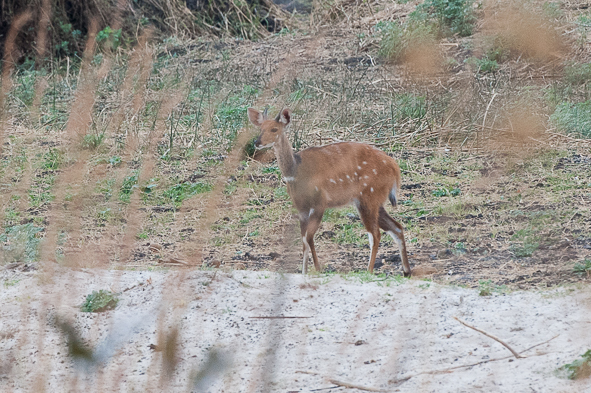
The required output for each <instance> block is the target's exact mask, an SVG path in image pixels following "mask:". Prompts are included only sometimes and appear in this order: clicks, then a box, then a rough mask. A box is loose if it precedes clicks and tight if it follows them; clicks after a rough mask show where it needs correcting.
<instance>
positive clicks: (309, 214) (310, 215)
mask: <svg viewBox="0 0 591 393" xmlns="http://www.w3.org/2000/svg"><path fill="white" fill-rule="evenodd" d="M312 214H314V209H313V208H312V209H310V213H308V218H310V217H312Z"/></svg>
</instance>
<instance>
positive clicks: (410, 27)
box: [375, 21, 435, 63]
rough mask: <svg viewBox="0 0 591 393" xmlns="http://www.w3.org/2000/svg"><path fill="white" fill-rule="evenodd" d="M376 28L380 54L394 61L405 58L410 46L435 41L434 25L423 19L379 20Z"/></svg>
mask: <svg viewBox="0 0 591 393" xmlns="http://www.w3.org/2000/svg"><path fill="white" fill-rule="evenodd" d="M375 30H376V32H377V33H378V35H379V36H380V49H379V51H378V54H379V55H380V56H381V57H383V58H386V59H388V60H389V61H392V62H395V63H396V62H399V61H401V60H403V58H404V54H405V52H406V51H407V50H408V48H409V47H410V46H416V45H420V44H421V43H426V42H430V41H433V40H434V39H435V34H434V30H433V26H432V25H431V24H429V23H424V22H422V21H413V22H410V23H404V24H402V23H400V22H397V21H395V22H379V23H378V24H377V25H376V26H375Z"/></svg>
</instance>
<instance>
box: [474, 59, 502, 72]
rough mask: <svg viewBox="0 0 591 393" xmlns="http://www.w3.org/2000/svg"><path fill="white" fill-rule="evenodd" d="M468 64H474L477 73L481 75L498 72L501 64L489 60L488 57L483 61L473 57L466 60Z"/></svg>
mask: <svg viewBox="0 0 591 393" xmlns="http://www.w3.org/2000/svg"><path fill="white" fill-rule="evenodd" d="M466 62H467V63H468V64H472V65H473V66H474V68H476V72H480V73H491V72H495V71H498V69H499V63H497V61H496V60H492V59H489V58H488V57H483V58H482V59H478V58H476V57H472V58H470V59H468V60H466Z"/></svg>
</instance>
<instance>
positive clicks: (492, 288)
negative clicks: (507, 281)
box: [478, 280, 507, 296]
mask: <svg viewBox="0 0 591 393" xmlns="http://www.w3.org/2000/svg"><path fill="white" fill-rule="evenodd" d="M505 292H507V287H506V286H505V285H496V284H495V283H493V282H492V281H491V280H480V281H478V296H492V295H493V294H494V293H505Z"/></svg>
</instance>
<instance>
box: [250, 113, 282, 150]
mask: <svg viewBox="0 0 591 393" xmlns="http://www.w3.org/2000/svg"><path fill="white" fill-rule="evenodd" d="M248 119H249V120H250V122H251V123H252V124H254V125H255V126H257V127H259V128H260V129H261V133H260V134H259V137H258V138H257V140H256V142H255V143H254V146H255V147H256V148H257V149H263V148H265V147H271V146H273V144H274V143H275V142H276V141H277V140H278V139H279V137H280V136H281V135H282V134H283V132H284V131H285V128H286V127H287V125H288V124H289V121H290V119H291V112H290V111H289V109H282V110H281V111H280V112H279V114H278V115H277V117H275V119H272V120H271V119H268V118H267V110H266V109H265V111H264V112H263V113H261V112H259V111H257V110H256V109H254V108H248Z"/></svg>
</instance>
